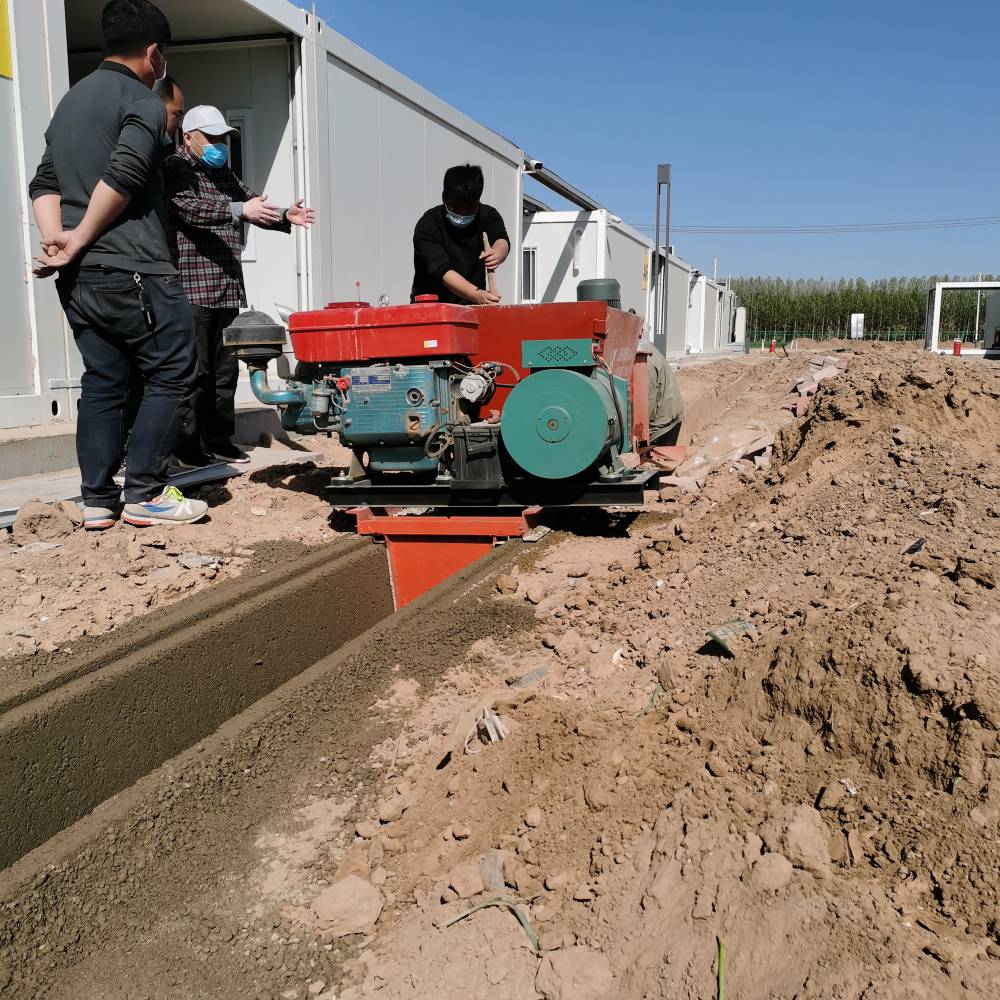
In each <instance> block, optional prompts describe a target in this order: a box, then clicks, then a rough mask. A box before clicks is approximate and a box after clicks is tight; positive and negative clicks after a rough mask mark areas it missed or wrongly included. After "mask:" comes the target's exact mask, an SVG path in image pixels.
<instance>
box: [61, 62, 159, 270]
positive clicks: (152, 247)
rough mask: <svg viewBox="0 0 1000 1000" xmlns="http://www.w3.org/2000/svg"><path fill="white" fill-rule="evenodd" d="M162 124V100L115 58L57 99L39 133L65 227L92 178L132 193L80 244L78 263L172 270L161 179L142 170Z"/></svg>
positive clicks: (77, 217)
mask: <svg viewBox="0 0 1000 1000" xmlns="http://www.w3.org/2000/svg"><path fill="white" fill-rule="evenodd" d="M165 128H166V112H165V111H164V108H163V102H162V101H161V100H160V98H159V97H158V96H157V95H156V94H155V93H153V92H152V91H151V90H150V89H149V88H148V87H147V86H145V84H143V83H142V82H141V81H140V80H139V79H138V78H137V77H136V76H135V75H134V74H133V73H132V72H131V71H130V70H128V69H127V68H126V67H124V66H121V65H119V64H117V63H110V62H105V63H102V64H101V65H100V66H99V67H98V68H97V69H95V70H94V71H93V72H92V73H90V74H89V75H88V76H85V77H84V78H83V79H82V80H80V81H79V83H76V84H75V85H74V86H73V87H71V88H70V90H69V91H68V92H67V93H66V94H65V95H64V97H63V98H62V100H61V101H60V102H59V105H58V106H57V107H56V111H55V114H54V115H53V116H52V122H51V124H50V125H49V128H48V130H47V132H46V139H47V140H48V143H49V151H50V155H51V158H52V168H53V170H54V171H55V175H56V177H57V178H58V184H59V194H60V198H61V208H62V222H63V226H64V228H65V229H75V228H76V227H77V226H78V225H79V224H80V222H81V220H82V219H83V217H84V215H85V214H86V211H87V207H88V205H89V204H90V195H91V192H92V191H93V190H94V187H95V186H96V184H97V182H98V181H99V180H104V181H105V183H107V184H109V186H110V187H112V188H114V189H115V190H118V191H120V192H124V191H128V192H129V193H131V195H132V197H131V200H130V201H129V203H128V205H127V206H126V207H125V210H124V211H123V212H122V213H121V215H119V216H118V218H116V219H115V220H114V221H113V222H112V223H111V224H110V225H109V226H108V227H107V228H106V229H105V230H104V231H103V232H102V233H101V234H100V235H99V236H98V237H97V239H96V240H95V241H94V242H93V243H92V244H91V245H90V246H89V247H87V249H86V250H84V251H83V253H82V254H81V256H80V258H79V264H80V265H81V266H83V267H89V266H96V265H107V266H109V267H123V268H133V269H135V270H139V271H142V272H144V273H147V274H171V273H173V272H174V267H173V265H172V264H171V261H170V250H169V246H168V243H167V234H166V230H167V211H166V201H165V198H164V195H163V187H162V185H161V184H160V183H159V182H158V178H155V177H154V176H150V175H149V162H150V159H151V157H154V156H157V155H158V154H159V150H160V146H161V145H162V142H163V135H164V132H165ZM123 135H124V136H125V137H126V141H125V142H122V139H123ZM138 265H142V266H138Z"/></svg>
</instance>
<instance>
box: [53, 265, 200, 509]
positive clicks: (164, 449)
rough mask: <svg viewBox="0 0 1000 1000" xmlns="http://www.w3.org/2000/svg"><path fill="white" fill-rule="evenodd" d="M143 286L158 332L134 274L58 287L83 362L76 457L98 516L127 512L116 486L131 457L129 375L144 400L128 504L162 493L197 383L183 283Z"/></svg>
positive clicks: (145, 281) (93, 274)
mask: <svg viewBox="0 0 1000 1000" xmlns="http://www.w3.org/2000/svg"><path fill="white" fill-rule="evenodd" d="M139 280H141V282H142V286H143V288H144V289H145V294H146V298H147V300H148V303H149V306H150V309H151V311H152V316H153V320H152V324H151V326H152V329H150V327H149V326H148V325H147V323H146V319H145V317H144V315H143V312H142V309H141V307H140V304H139V287H138V285H137V284H136V276H135V275H133V274H130V273H128V272H126V271H118V270H112V269H106V268H82V269H81V270H80V271H79V273H78V274H77V275H75V276H67V277H65V278H61V279H60V280H59V282H58V288H59V298H60V300H61V302H62V307H63V309H64V310H65V312H66V318H67V319H68V320H69V324H70V326H71V327H72V329H73V335H74V337H75V338H76V346H77V347H78V348H79V351H80V354H81V356H82V357H83V366H84V373H83V379H82V381H81V384H82V387H83V392H82V394H81V398H80V411H79V414H78V415H77V427H76V453H77V458H78V460H79V462H80V472H81V475H82V479H83V499H84V502H85V503H86V504H88V505H89V506H92V507H110V508H112V509H116V508H118V507H119V506H120V505H121V500H120V497H121V491H120V490H119V488H118V486H117V484H116V483H115V481H114V478H113V477H114V474H115V473H116V472H117V471H118V468H119V466H120V465H121V461H122V453H123V450H124V447H125V434H126V430H127V428H126V423H125V421H126V406H127V401H128V395H129V371H130V369H131V368H134V369H136V370H137V371H138V372H139V374H140V376H141V378H142V383H143V394H142V402H141V404H140V405H139V409H138V412H137V413H136V416H135V424H134V426H133V427H132V428H131V436H130V438H129V453H128V463H127V465H126V468H125V502H126V503H141V502H142V501H144V500H149V499H151V498H153V497H155V496H158V495H159V494H160V493H161V492H162V491H163V488H164V486H166V483H167V460H168V459H169V458H170V455H171V453H172V452H173V449H174V444H175V443H176V441H177V435H178V433H179V432H180V428H181V423H182V421H183V420H184V415H185V412H186V410H187V399H188V396H189V394H190V392H191V383H192V380H193V378H194V350H193V344H192V341H193V332H194V322H193V320H192V317H191V304H190V303H189V302H188V300H187V298H186V297H185V295H184V292H183V291H182V289H181V282H180V278H178V277H177V276H176V275H152V274H146V275H142V276H140V279H139Z"/></svg>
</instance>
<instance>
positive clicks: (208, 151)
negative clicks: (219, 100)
mask: <svg viewBox="0 0 1000 1000" xmlns="http://www.w3.org/2000/svg"><path fill="white" fill-rule="evenodd" d="M182 130H183V136H184V139H183V145H182V146H181V147H180V148H179V149H178V151H177V153H176V154H175V155H173V156H171V157H169V158H168V159H167V160H166V162H165V164H164V181H165V184H166V190H167V197H168V199H169V202H170V219H171V224H172V235H173V243H174V252H175V256H176V263H177V269H178V270H179V271H180V275H181V282H182V284H183V286H184V291H185V293H186V294H187V297H188V299H189V300H190V301H191V306H192V309H193V311H194V320H195V349H196V352H197V356H198V373H197V377H196V382H195V389H194V393H193V398H192V400H191V404H192V405H191V419H190V420H189V422H188V425H187V426H186V428H185V431H186V433H185V435H184V439H183V440H182V442H181V444H180V445H179V446H178V448H177V451H176V456H177V459H178V460H179V461H180V462H181V463H182V464H185V465H192V466H198V465H208V464H210V463H211V462H213V461H228V462H245V461H248V459H247V456H246V455H245V454H244V453H243V452H241V451H240V450H239V449H238V448H237V447H236V446H235V445H234V444H233V432H234V429H235V421H236V415H235V406H234V402H233V401H234V397H235V395H236V381H237V378H238V376H239V369H238V367H237V364H236V358H235V357H234V355H233V354H232V352H231V351H229V350H228V349H227V348H225V347H224V346H223V343H222V331H223V330H225V328H226V327H227V326H229V325H230V324H231V323H232V321H233V320H234V319H235V318H236V315H237V314H238V313H239V311H240V309H241V308H242V307H244V306H246V304H247V299H246V290H245V286H244V282H243V267H242V265H241V263H240V255H241V253H242V250H243V246H242V226H241V224H242V223H243V222H249V223H252V224H253V225H255V226H260V227H262V228H264V229H278V230H281V231H282V232H286V233H287V232H289V231H290V229H291V226H293V225H296V226H303V227H306V228H308V226H309V225H311V224H312V223H313V222H314V221H315V218H316V215H315V212H314V211H313V210H312V209H311V208H306V207H305V206H304V204H303V201H302V200H301V199H300V200H299V201H297V202H296V203H295V204H294V205H293V206H292V207H291V208H287V209H284V210H282V209H280V208H276V207H275V206H274V205H272V204H270V202H269V201H268V200H267V195H258V194H255V193H254V192H253V191H251V190H250V188H248V187H247V186H246V184H244V183H243V181H242V180H240V178H238V177H237V176H236V175H235V174H234V173H233V171H232V169H231V168H230V167H229V144H228V139H227V137H228V136H229V134H230V133H231V132H235V131H237V129H235V128H233V127H232V126H231V125H229V124H227V122H226V120H225V118H224V117H223V116H222V112H221V111H219V109H218V108H213V107H212V106H211V105H208V104H200V105H198V106H197V107H194V108H192V109H191V110H190V111H188V112H187V114H186V115H185V116H184V121H183V125H182Z"/></svg>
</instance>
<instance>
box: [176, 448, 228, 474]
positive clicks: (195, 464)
mask: <svg viewBox="0 0 1000 1000" xmlns="http://www.w3.org/2000/svg"><path fill="white" fill-rule="evenodd" d="M218 461H219V459H216V458H214V457H213V456H211V455H206V454H205V452H203V451H182V452H179V453H178V454H176V455H173V456H171V458H170V463H169V464H170V468H172V469H177V471H178V472H187V471H190V470H191V469H206V468H208V466H210V465H215V464H216V463H217V462H218Z"/></svg>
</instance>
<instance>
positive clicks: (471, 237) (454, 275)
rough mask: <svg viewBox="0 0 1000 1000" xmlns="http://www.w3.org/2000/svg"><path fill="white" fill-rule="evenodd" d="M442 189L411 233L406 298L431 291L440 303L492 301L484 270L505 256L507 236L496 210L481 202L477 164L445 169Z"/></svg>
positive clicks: (491, 268) (495, 297) (494, 297)
mask: <svg viewBox="0 0 1000 1000" xmlns="http://www.w3.org/2000/svg"><path fill="white" fill-rule="evenodd" d="M443 187H444V190H443V191H442V193H441V201H442V204H440V205H437V206H435V207H434V208H431V209H429V210H428V211H426V212H424V214H423V215H422V216H421V217H420V220H419V221H418V222H417V225H416V228H415V229H414V231H413V288H412V290H411V292H410V300H411V301H413V300H414V299H415V298H416V297H417V296H418V295H436V296H437V297H438V299H439V300H440V301H441V302H459V303H466V304H471V305H480V306H487V305H494V304H496V303H497V302H499V301H500V296H499V295H496V294H494V293H493V292H490V291H487V290H486V288H485V285H486V272H487V271H495V270H496V269H497V268H498V267H499V266H500V265H501V264H502V263H503V262H504V261H505V260H506V259H507V254H509V253H510V237H509V236H508V235H507V229H506V227H505V226H504V224H503V219H502V218H501V217H500V213H499V212H498V211H497V210H496V209H495V208H493V207H491V206H490V205H483V204H482V203H481V202H480V199H481V198H482V196H483V171H482V168H481V167H476V166H472V165H470V164H468V163H466V164H464V165H462V166H456V167H449V168H448V169H447V170H446V171H445V174H444V185H443ZM484 235H485V238H486V239H485V243H486V244H488V246H484V240H483V237H484Z"/></svg>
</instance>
